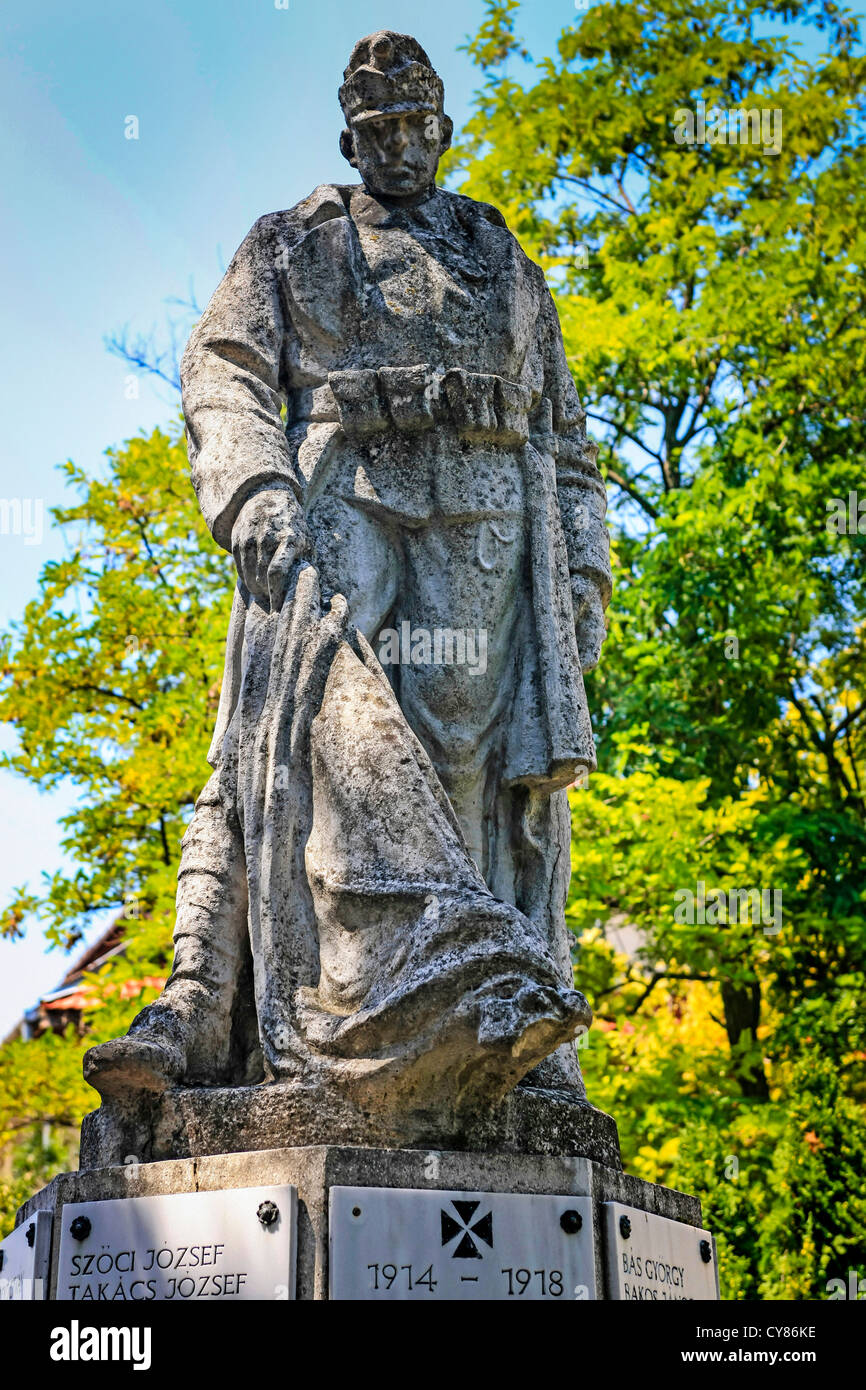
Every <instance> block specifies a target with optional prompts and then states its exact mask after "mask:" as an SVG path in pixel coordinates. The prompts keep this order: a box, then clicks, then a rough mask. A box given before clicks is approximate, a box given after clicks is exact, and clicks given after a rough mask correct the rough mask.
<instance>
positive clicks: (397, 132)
mask: <svg viewBox="0 0 866 1390" xmlns="http://www.w3.org/2000/svg"><path fill="white" fill-rule="evenodd" d="M343 79H344V80H343V85H342V87H341V88H340V105H341V106H342V108H343V115H344V116H345V118H346V127H347V128H346V130H344V131H343V133H342V135H341V136H340V150H341V152H342V154H343V155H344V156H345V158H346V159H348V161H349V163H350V164H351V165H352V166H353V167H354V168H356V169H357V170H358V173H359V174H360V175H361V178H362V179H363V181H364V184H365V186H366V187H367V188H368V189H369V190H370V192H371V193H373V194H374V195H375V196H377V197H381V198H384V199H386V200H388V201H391V202H395V203H409V202H414V201H415V200H416V199H418V198H419V197H421V196H423V195H424V194H425V193H427V192H428V190H429V189H430V188H431V187H432V185H433V183H434V180H435V178H436V169H437V167H438V164H439V160H440V158H441V157H442V155H443V154H444V152H445V150H447V149H448V146H449V145H450V144H451V133H452V130H453V128H454V127H453V124H452V122H451V119H450V117H448V116H446V115H445V112H444V110H443V105H442V102H443V97H444V89H443V86H442V79H441V78H440V77H439V75H438V74H437V73H436V71H435V70H434V68H433V67H432V65H431V63H430V59H429V58H428V57H427V54H426V53H425V52H424V50H423V48H422V47H421V45H420V44H419V43H417V42H416V41H415V39H413V38H410V37H409V35H408V34H394V33H392V32H391V30H390V29H381V30H380V31H379V32H378V33H377V34H369V35H368V36H367V38H365V39H359V41H358V42H357V43H356V44H355V47H354V48H353V49H352V56H351V58H350V59H349V65H348V67H347V68H346V71H345V72H344V73H343Z"/></svg>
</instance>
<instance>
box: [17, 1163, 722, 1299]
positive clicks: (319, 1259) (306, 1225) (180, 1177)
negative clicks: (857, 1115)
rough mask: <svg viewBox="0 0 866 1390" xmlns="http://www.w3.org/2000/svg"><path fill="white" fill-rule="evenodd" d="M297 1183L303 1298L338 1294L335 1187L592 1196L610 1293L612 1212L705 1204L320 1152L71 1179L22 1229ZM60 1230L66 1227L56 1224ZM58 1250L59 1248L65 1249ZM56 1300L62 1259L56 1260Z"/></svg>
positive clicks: (38, 1201)
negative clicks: (607, 1254) (141, 1205)
mask: <svg viewBox="0 0 866 1390" xmlns="http://www.w3.org/2000/svg"><path fill="white" fill-rule="evenodd" d="M278 1183H290V1184H292V1185H293V1186H295V1187H297V1189H298V1262H297V1296H298V1298H300V1299H326V1298H327V1296H328V1194H329V1192H330V1189H331V1188H332V1187H399V1188H423V1189H438V1190H443V1191H448V1190H453V1189H460V1190H462V1191H469V1192H538V1193H558V1194H563V1195H566V1194H569V1193H573V1194H574V1195H575V1196H583V1197H589V1198H591V1200H592V1204H593V1221H594V1226H595V1249H596V1285H597V1288H598V1290H599V1291H601V1290H603V1289H604V1287H605V1268H604V1240H603V1216H604V1213H603V1210H602V1208H603V1204H604V1203H605V1202H612V1201H617V1202H624V1203H627V1204H628V1205H629V1206H632V1207H635V1208H637V1209H638V1210H642V1211H648V1212H652V1213H654V1214H655V1215H658V1216H666V1217H669V1218H670V1219H672V1220H675V1221H682V1222H684V1223H685V1224H687V1225H689V1226H695V1227H699V1226H700V1225H701V1207H700V1203H699V1202H698V1201H697V1199H696V1198H694V1197H687V1196H686V1195H685V1194H684V1193H682V1192H675V1191H672V1190H671V1189H669V1188H664V1187H658V1186H655V1185H654V1184H652V1183H646V1182H642V1181H641V1179H639V1178H635V1177H631V1176H629V1175H628V1174H625V1173H622V1172H617V1171H616V1170H614V1169H612V1168H608V1167H606V1166H605V1165H604V1164H601V1163H593V1162H590V1161H589V1160H588V1159H585V1158H576V1157H567V1156H553V1155H540V1154H539V1155H532V1154H526V1155H520V1156H517V1155H514V1154H501V1153H487V1154H484V1153H481V1154H479V1153H469V1152H465V1153H458V1152H447V1151H438V1152H437V1151H435V1150H427V1151H425V1150H421V1149H418V1150H395V1149H370V1148H358V1147H336V1146H335V1147H328V1146H314V1147H309V1148H283V1149H270V1150H259V1151H257V1152H251V1153H246V1154H223V1155H218V1156H212V1157H204V1158H195V1159H179V1160H173V1161H169V1162H157V1163H145V1164H128V1165H126V1166H125V1167H121V1166H118V1167H109V1168H103V1169H97V1170H90V1171H83V1172H81V1173H64V1174H62V1175H61V1176H60V1177H58V1178H55V1179H54V1181H53V1182H52V1183H51V1184H49V1186H48V1187H45V1188H43V1189H42V1191H41V1192H38V1193H36V1195H35V1196H34V1197H32V1198H31V1199H30V1201H29V1202H27V1203H26V1204H25V1205H24V1206H23V1207H22V1208H21V1209H20V1211H19V1212H18V1215H17V1218H16V1221H17V1224H19V1225H20V1224H21V1223H22V1222H23V1221H26V1220H27V1219H28V1218H29V1217H31V1216H32V1214H33V1213H34V1212H35V1211H45V1210H47V1211H52V1212H56V1213H58V1218H59V1219H61V1220H62V1207H63V1205H64V1204H65V1203H67V1202H94V1201H102V1200H105V1199H109V1198H118V1197H140V1196H151V1195H154V1194H156V1193H174V1192H213V1191H216V1190H218V1189H220V1188H237V1187H258V1186H265V1185H270V1184H278ZM55 1225H56V1223H55ZM55 1245H56V1243H55ZM52 1264H53V1267H52V1276H51V1278H52V1284H51V1289H52V1296H53V1294H54V1291H55V1289H56V1278H57V1251H56V1248H55V1253H54V1256H53V1262H52Z"/></svg>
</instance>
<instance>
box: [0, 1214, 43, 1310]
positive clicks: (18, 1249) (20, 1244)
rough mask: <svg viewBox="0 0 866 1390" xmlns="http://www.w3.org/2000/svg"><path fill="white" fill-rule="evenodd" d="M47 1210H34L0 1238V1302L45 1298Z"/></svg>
mask: <svg viewBox="0 0 866 1390" xmlns="http://www.w3.org/2000/svg"><path fill="white" fill-rule="evenodd" d="M50 1261H51V1212H50V1211H37V1212H36V1213H35V1215H33V1216H31V1217H30V1220H29V1221H24V1222H23V1223H22V1224H21V1225H20V1226H16V1227H15V1230H14V1231H13V1232H12V1234H11V1235H8V1236H7V1237H6V1239H5V1240H3V1241H0V1303H2V1302H9V1301H10V1300H12V1299H15V1300H16V1301H17V1300H19V1299H28V1300H30V1299H40V1298H47V1297H48V1271H49V1265H50Z"/></svg>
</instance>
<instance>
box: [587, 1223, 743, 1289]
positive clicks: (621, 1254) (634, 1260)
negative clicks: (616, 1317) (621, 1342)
mask: <svg viewBox="0 0 866 1390" xmlns="http://www.w3.org/2000/svg"><path fill="white" fill-rule="evenodd" d="M604 1239H605V1248H606V1266H607V1296H608V1298H610V1299H628V1300H629V1301H630V1302H634V1303H646V1302H650V1303H679V1302H682V1301H683V1300H691V1299H695V1300H702V1301H707V1300H715V1299H717V1298H718V1297H719V1283H718V1275H717V1270H716V1248H715V1243H714V1241H713V1238H712V1236H711V1235H710V1233H709V1231H703V1230H701V1229H700V1227H698V1226H687V1225H685V1223H684V1222H682V1221H671V1220H669V1218H668V1217H666V1216H653V1215H651V1214H650V1213H649V1212H646V1211H638V1210H637V1209H636V1208H635V1207H626V1206H623V1204H622V1203H621V1202H605V1203H604Z"/></svg>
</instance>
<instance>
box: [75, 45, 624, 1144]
mask: <svg viewBox="0 0 866 1390" xmlns="http://www.w3.org/2000/svg"><path fill="white" fill-rule="evenodd" d="M344 79H345V80H344V84H343V86H342V88H341V89H340V102H341V105H342V109H343V112H344V115H345V119H346V129H345V130H344V132H343V135H342V137H341V144H340V147H341V150H342V152H343V154H344V155H345V157H346V158H347V159H348V161H349V163H350V164H351V165H352V166H353V167H354V168H355V169H357V171H358V173H359V175H360V178H361V182H360V183H356V184H351V185H347V186H336V185H328V184H326V185H320V186H319V187H318V188H316V189H315V190H314V192H313V193H311V194H310V196H309V197H308V198H305V199H304V200H303V202H301V203H299V204H298V205H297V206H296V207H293V208H292V209H290V210H289V211H287V212H279V213H274V214H272V215H270V216H266V217H262V218H261V219H260V220H259V221H258V222H257V223H256V224H255V226H254V227H253V228H252V230H251V232H250V233H249V235H248V236H247V238H246V239H245V241H244V242H243V244H242V245H241V247H240V249H239V250H238V252H237V254H236V255H235V257H234V259H233V261H232V263H231V265H230V267H229V269H228V271H227V273H226V275H225V278H224V279H223V281H222V283H221V284H220V286H219V288H218V289H217V291H216V293H215V294H214V296H213V299H212V300H211V302H210V304H209V306H208V308H207V310H206V311H205V313H204V315H203V317H202V319H201V322H200V323H199V324H198V326H197V327H196V329H195V331H194V332H193V334H192V337H191V339H190V342H189V345H188V347H187V350H186V353H185V356H184V360H183V367H182V380H183V405H184V412H185V417H186V424H187V431H188V443H189V457H190V464H191V470H192V480H193V484H194V486H195V489H196V493H197V496H198V500H199V503H200V505H201V508H202V511H203V513H204V516H205V518H206V520H207V522H208V525H209V527H210V529H211V531H212V533H213V536H214V539H215V540H216V542H217V544H218V545H220V546H222V547H223V548H224V549H225V550H227V551H230V552H231V553H232V555H233V557H234V559H235V562H236V565H237V571H238V583H237V590H236V594H235V600H234V607H233V611H232V617H231V623H230V628H229V635H228V648H227V657H226V668H225V677H224V682H223V687H222V696H221V704H220V711H219V715H218V720H217V728H216V731H215V734H214V740H213V744H212V748H211V753H210V756H209V760H210V762H211V765H212V766H213V768H214V773H213V776H212V777H211V779H210V781H209V782H208V784H207V786H206V788H205V790H204V792H203V793H202V795H201V797H200V798H199V801H198V803H197V806H196V810H195V814H194V816H193V819H192V822H191V824H190V826H189V829H188V831H187V834H186V836H185V838H184V843H183V854H182V859H181V865H180V874H179V884H178V897H177V924H176V931H175V960H174V968H173V972H172V975H171V978H170V980H169V982H168V984H167V986H166V988H165V991H164V992H163V994H162V996H161V997H160V999H159V1000H157V1001H156V1003H154V1004H152V1005H150V1006H149V1007H148V1008H146V1009H145V1010H144V1011H143V1013H142V1014H140V1015H139V1017H138V1019H137V1020H136V1021H135V1023H134V1024H133V1026H132V1028H131V1030H130V1032H129V1034H128V1035H127V1036H126V1037H125V1038H121V1039H117V1040H115V1041H114V1042H111V1043H107V1044H104V1045H102V1046H101V1047H97V1048H94V1049H92V1050H91V1052H90V1053H89V1054H88V1056H87V1060H86V1064H85V1074H86V1075H87V1077H88V1079H89V1080H90V1081H91V1083H92V1084H93V1085H94V1086H95V1087H96V1088H97V1090H99V1091H101V1093H102V1094H103V1096H104V1097H105V1098H106V1099H107V1100H108V1101H109V1102H112V1101H114V1100H117V1098H119V1097H121V1096H123V1095H130V1094H141V1093H142V1092H157V1093H158V1092H159V1091H161V1090H163V1089H165V1088H167V1087H178V1086H202V1085H204V1086H225V1085H231V1086H243V1085H247V1086H248V1085H254V1084H257V1083H260V1082H265V1083H281V1084H285V1085H288V1086H294V1087H298V1088H303V1089H304V1090H305V1091H309V1092H310V1093H311V1094H313V1095H314V1096H316V1097H317V1098H318V1099H319V1102H320V1103H321V1105H323V1106H324V1107H325V1108H327V1106H328V1105H329V1104H331V1103H332V1102H333V1103H335V1104H336V1103H337V1099H336V1098H340V1103H343V1102H345V1103H348V1104H352V1105H355V1106H357V1107H360V1110H361V1111H363V1113H364V1114H366V1115H369V1114H372V1113H377V1112H378V1113H380V1114H381V1113H386V1112H387V1114H389V1115H390V1116H391V1117H392V1118H393V1120H394V1133H395V1134H396V1135H397V1137H398V1138H399V1137H400V1136H401V1135H404V1134H406V1135H411V1134H412V1133H413V1132H417V1127H416V1130H414V1131H413V1129H412V1126H411V1123H410V1122H409V1118H407V1117H412V1116H415V1117H417V1116H419V1115H422V1116H424V1117H425V1124H426V1129H425V1133H428V1134H430V1133H433V1134H434V1135H436V1134H439V1135H441V1136H446V1135H447V1133H448V1132H449V1129H453V1127H454V1126H455V1125H456V1124H457V1123H458V1122H459V1116H460V1114H461V1113H464V1112H465V1111H466V1109H467V1108H472V1107H475V1108H476V1109H477V1108H478V1107H483V1106H489V1107H491V1106H495V1105H496V1104H497V1103H498V1102H499V1101H500V1100H501V1099H502V1098H503V1097H504V1096H505V1095H506V1094H507V1093H508V1092H509V1091H510V1090H512V1088H514V1087H516V1086H518V1085H521V1086H531V1087H534V1088H536V1089H537V1088H543V1089H546V1090H552V1091H555V1092H557V1093H558V1094H559V1095H560V1096H563V1095H565V1096H568V1097H571V1098H573V1099H575V1100H576V1101H579V1100H580V1099H581V1098H582V1097H583V1089H582V1084H581V1079H580V1072H579V1068H578V1064H577V1055H576V1051H575V1047H574V1041H573V1040H574V1038H575V1037H576V1035H577V1034H579V1033H580V1032H581V1031H582V1030H585V1028H586V1027H587V1026H588V1024H589V1022H590V1017H591V1016H590V1011H589V1007H588V1005H587V1003H586V1000H585V999H584V998H583V996H582V995H581V994H579V993H577V992H576V991H575V990H574V989H573V980H572V969H571V964H570V953H569V947H568V941H569V937H568V933H567V929H566V925H565V918H564V906H565V899H566V893H567V889H568V882H569V876H570V871H571V857H570V828H569V811H568V802H567V795H566V790H565V788H566V787H567V786H568V784H569V783H571V782H573V781H574V779H575V778H576V777H577V776H578V775H579V774H580V772H581V769H591V768H593V767H594V765H595V762H594V750H593V739H592V731H591V727H590V720H589V716H588V712H587V706H586V699H585V694H584V688H583V680H582V672H583V671H586V670H588V669H591V668H592V667H593V666H594V665H595V664H596V662H597V660H598V656H599V649H600V645H601V642H602V639H603V636H604V607H605V605H606V603H607V601H608V598H609V595H610V571H609V562H608V549H607V537H606V534H605V529H604V512H605V493H604V487H603V483H602V480H601V477H600V474H599V472H598V469H597V467H596V464H595V455H596V449H595V446H594V445H593V444H592V443H590V442H589V441H588V440H587V437H586V433H585V428H584V419H585V417H584V412H583V411H582V409H581V407H580V403H579V401H578V397H577V393H576V391H575V387H574V384H573V382H572V378H571V376H570V373H569V370H568V366H567V363H566V359H565V354H564V350H563V344H562V337H561V333H560V329H559V324H558V320H557V316H556V311H555V308H554V305H553V301H552V299H551V296H550V293H549V291H548V288H547V285H546V283H545V280H544V276H543V274H542V271H541V270H540V269H539V267H538V266H537V265H535V264H533V263H532V262H531V261H530V260H528V259H527V257H526V256H525V255H524V253H523V251H522V250H521V249H520V247H519V245H518V243H517V242H516V240H515V238H514V237H513V236H512V235H511V233H510V232H509V231H508V229H507V227H506V225H505V223H504V221H503V218H502V217H501V215H500V214H499V213H498V212H497V211H496V210H495V209H494V208H492V207H489V206H487V205H485V204H483V203H478V202H475V201H473V200H471V199H469V198H465V197H461V196H459V195H457V194H454V193H449V192H446V191H444V190H443V189H441V188H437V186H436V184H435V176H436V171H437V166H438V162H439V159H440V157H441V155H442V153H443V152H444V151H445V150H446V149H447V148H448V145H449V142H450V137H451V129H452V126H451V121H450V120H449V119H448V117H447V116H445V114H444V111H443V88H442V83H441V80H440V79H439V77H438V76H437V74H436V72H435V71H434V70H433V68H432V66H431V64H430V61H429V59H428V57H427V55H426V53H425V52H424V51H423V49H422V48H421V47H420V45H419V44H418V43H417V42H416V41H415V40H414V39H412V38H410V37H408V36H406V35H402V34H396V33H391V32H389V31H383V32H380V33H376V34H373V35H371V36H369V37H367V38H365V39H362V40H361V41H360V42H359V43H358V44H356V46H355V48H354V50H353V52H352V55H351V57H350V59H349V64H348V67H347V69H346V71H345V74H344ZM401 1117H403V1118H406V1125H405V1126H404V1127H402V1128H401V1123H402V1121H401Z"/></svg>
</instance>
